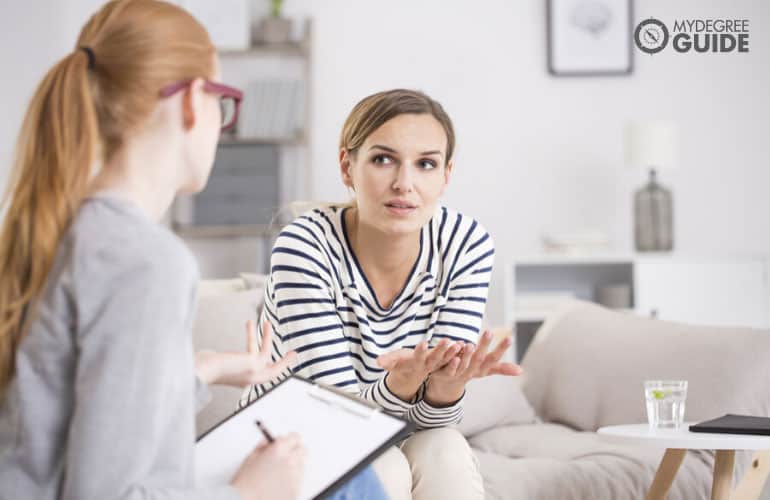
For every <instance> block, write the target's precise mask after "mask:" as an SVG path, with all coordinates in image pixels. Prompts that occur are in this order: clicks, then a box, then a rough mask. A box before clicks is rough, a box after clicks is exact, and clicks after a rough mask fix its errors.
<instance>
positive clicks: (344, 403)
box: [307, 383, 380, 418]
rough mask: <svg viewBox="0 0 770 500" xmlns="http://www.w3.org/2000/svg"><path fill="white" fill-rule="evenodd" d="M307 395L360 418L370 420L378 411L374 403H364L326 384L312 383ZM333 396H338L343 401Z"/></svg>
mask: <svg viewBox="0 0 770 500" xmlns="http://www.w3.org/2000/svg"><path fill="white" fill-rule="evenodd" d="M307 393H308V395H309V396H311V397H313V398H315V399H317V400H319V401H322V402H324V403H326V404H328V405H330V406H333V407H335V408H339V409H340V410H344V411H346V412H348V413H351V414H353V415H356V416H358V417H361V418H371V416H372V415H374V414H375V413H377V412H378V411H380V408H379V406H377V405H375V404H374V403H370V402H369V401H364V400H363V399H361V398H357V397H355V396H353V395H352V394H348V393H347V392H344V391H341V390H340V389H337V388H336V387H332V386H328V385H326V384H318V383H314V384H313V385H312V386H311V387H310V389H308V391H307ZM334 396H340V397H341V398H343V399H340V398H337V397H334Z"/></svg>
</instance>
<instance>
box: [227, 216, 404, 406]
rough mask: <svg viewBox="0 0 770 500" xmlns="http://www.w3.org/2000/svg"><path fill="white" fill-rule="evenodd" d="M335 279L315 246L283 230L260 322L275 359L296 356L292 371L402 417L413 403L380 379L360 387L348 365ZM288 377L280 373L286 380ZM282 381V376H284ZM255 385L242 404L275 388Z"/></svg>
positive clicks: (347, 345) (347, 343) (362, 384)
mask: <svg viewBox="0 0 770 500" xmlns="http://www.w3.org/2000/svg"><path fill="white" fill-rule="evenodd" d="M334 279H338V278H337V276H336V274H335V271H334V269H333V268H332V266H331V264H330V262H329V260H328V258H327V257H326V255H325V254H324V252H323V251H322V250H321V248H320V246H319V245H318V243H317V242H315V241H311V240H310V239H308V238H306V237H304V236H302V235H300V234H296V233H294V232H292V230H291V228H289V229H286V230H284V232H282V233H281V234H280V235H279V237H278V239H277V240H276V243H275V246H274V248H273V252H272V256H271V260H270V278H269V281H268V284H267V288H266V290H265V306H264V309H263V311H262V320H263V321H265V320H267V321H269V322H270V324H271V325H272V327H273V332H274V335H273V353H272V356H273V359H280V358H282V357H283V356H284V355H285V354H286V353H288V352H289V351H292V350H293V351H295V352H296V353H297V363H296V365H295V367H294V369H293V372H294V373H296V374H297V375H300V376H303V377H306V378H308V379H310V380H313V381H316V382H319V383H323V384H328V385H333V386H336V387H339V388H341V389H343V390H346V391H348V392H351V393H354V394H357V395H358V396H359V397H361V398H363V399H365V400H368V401H371V402H374V403H376V404H377V405H379V406H380V407H382V408H383V409H384V410H386V411H388V412H390V413H393V414H395V415H404V414H405V413H406V412H407V411H408V410H409V409H410V408H411V407H412V406H413V402H407V401H403V400H401V399H399V398H398V397H397V396H396V395H395V394H393V393H392V392H391V391H390V390H389V389H388V386H387V384H386V383H385V380H384V377H382V378H379V379H378V380H376V381H375V382H373V383H368V384H367V383H364V382H361V377H360V376H358V374H357V373H356V372H355V368H354V367H353V363H352V361H351V353H350V349H349V343H350V342H352V341H353V339H350V338H348V337H346V336H345V329H344V325H343V322H342V321H343V320H342V318H341V317H340V314H339V313H338V312H337V308H336V302H335V297H334V292H333V287H332V281H331V280H334ZM287 375H288V372H287V373H285V374H284V377H285V376H287ZM282 378H283V377H282ZM277 382H278V381H276V382H274V383H268V384H263V385H262V386H255V387H254V388H252V389H251V390H250V391H249V394H248V396H247V397H246V398H245V399H244V400H242V402H241V404H244V403H247V402H249V401H252V400H253V399H254V398H256V397H258V396H259V395H261V394H262V393H263V392H264V391H265V390H267V389H269V388H270V387H272V386H273V385H275V383H277Z"/></svg>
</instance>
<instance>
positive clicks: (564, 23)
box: [546, 0, 633, 76]
mask: <svg viewBox="0 0 770 500" xmlns="http://www.w3.org/2000/svg"><path fill="white" fill-rule="evenodd" d="M632 2H633V0H548V1H547V4H546V10H547V13H546V16H547V19H546V25H547V28H548V33H547V40H548V71H549V72H550V73H551V75H554V76H602V75H606V76H623V75H630V74H631V73H632V72H633V45H632V44H633V5H632Z"/></svg>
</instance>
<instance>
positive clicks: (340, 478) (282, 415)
mask: <svg viewBox="0 0 770 500" xmlns="http://www.w3.org/2000/svg"><path fill="white" fill-rule="evenodd" d="M257 420H259V421H260V422H262V423H263V424H264V425H265V427H267V428H268V429H269V430H270V432H271V433H272V434H273V435H275V436H280V435H284V434H287V433H289V432H297V433H298V434H300V436H301V437H302V441H303V444H304V445H305V448H306V450H307V456H306V459H305V472H304V474H303V479H302V483H303V484H302V486H301V488H300V494H299V497H298V499H300V500H311V499H321V498H324V497H326V496H327V495H329V494H331V493H333V492H334V491H335V490H337V489H338V488H339V487H340V486H342V485H343V484H345V483H347V482H348V481H349V480H350V479H351V478H352V477H353V476H355V475H356V474H357V473H358V472H359V471H360V470H361V469H363V468H364V467H365V466H367V465H368V464H369V463H371V462H372V461H373V460H374V459H375V458H377V457H378V456H380V455H381V454H382V453H384V452H385V451H386V450H387V449H388V448H389V447H390V446H392V445H394V444H396V443H398V442H399V441H401V440H403V439H404V438H406V437H407V436H408V435H409V434H410V433H411V432H413V431H414V429H415V427H414V424H413V423H411V422H409V421H407V420H404V419H402V418H398V417H394V416H392V415H390V414H388V413H386V412H384V411H382V410H381V409H380V408H379V407H378V406H376V405H374V404H373V403H369V402H368V401H363V400H361V399H359V398H357V397H355V396H353V395H351V394H348V393H345V392H343V391H341V390H339V389H337V388H333V387H329V386H326V385H321V384H316V383H314V382H312V381H310V380H308V379H305V378H303V377H299V376H296V375H292V376H290V377H287V378H286V379H284V380H282V381H281V382H280V383H279V384H277V385H275V386H274V387H272V388H271V389H269V390H268V391H267V392H266V393H265V394H263V395H262V397H260V398H259V399H257V400H255V401H253V402H252V403H250V404H249V405H248V406H246V407H244V408H241V409H240V410H238V411H237V412H236V413H234V414H232V415H230V416H229V417H227V418H226V419H224V420H222V421H221V422H220V423H218V424H217V425H215V426H214V427H213V428H211V429H210V430H208V431H207V432H205V433H204V434H203V435H201V436H200V437H199V438H198V440H197V443H196V444H195V482H196V485H198V486H208V485H216V484H225V483H228V482H229V481H230V480H231V479H232V477H233V475H234V474H235V472H236V471H237V470H238V467H240V465H241V463H242V462H243V460H244V459H245V458H246V456H248V454H249V453H251V452H252V451H253V450H254V448H255V447H256V446H257V445H259V444H261V443H263V442H264V441H265V437H264V436H263V434H262V433H261V432H260V430H259V428H258V427H257V425H256V421H257Z"/></svg>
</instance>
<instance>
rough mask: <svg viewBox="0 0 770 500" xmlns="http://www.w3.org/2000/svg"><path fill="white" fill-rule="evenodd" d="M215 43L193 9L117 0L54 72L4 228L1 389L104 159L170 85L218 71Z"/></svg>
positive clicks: (23, 144)
mask: <svg viewBox="0 0 770 500" xmlns="http://www.w3.org/2000/svg"><path fill="white" fill-rule="evenodd" d="M214 53H215V50H214V47H213V46H212V44H211V40H210V39H209V37H208V34H207V33H206V30H205V29H204V28H203V27H202V26H201V25H200V24H199V23H198V22H197V21H196V20H195V19H194V18H193V17H192V16H191V15H190V14H189V13H187V12H186V11H184V10H183V9H181V8H179V7H177V6H175V5H173V4H170V3H168V2H164V1H160V0H114V1H112V2H108V3H107V4H105V5H104V6H103V7H102V8H101V9H100V10H99V11H98V12H97V13H96V14H94V16H93V17H91V19H90V20H89V21H88V23H87V24H86V25H85V26H84V27H83V30H82V31H81V33H80V37H79V39H78V44H77V48H76V49H75V51H73V52H72V53H71V54H69V55H68V56H66V57H65V58H64V59H62V60H61V61H60V62H59V63H58V64H56V66H54V67H53V68H52V69H51V70H50V71H49V72H48V73H47V74H46V76H45V78H44V79H43V81H42V82H41V83H40V85H39V86H38V88H37V90H36V91H35V94H34V96H33V97H32V100H31V102H30V104H29V107H28V109H27V114H26V116H25V118H24V122H23V124H22V127H21V132H20V134H19V139H18V142H17V144H16V157H15V161H14V166H13V169H12V172H11V179H10V182H9V186H8V192H7V195H6V197H5V199H4V201H3V209H4V210H5V220H4V221H3V225H2V229H1V230H0V397H2V395H3V393H4V391H5V389H6V388H7V386H8V384H9V382H10V380H11V379H12V378H13V375H14V365H15V356H16V350H17V349H18V347H19V344H20V343H21V340H22V337H23V334H24V332H23V323H24V319H25V317H26V316H27V315H28V314H30V311H29V309H30V306H31V305H32V304H33V303H34V301H35V300H36V299H37V297H38V296H39V295H40V294H41V292H42V290H43V287H44V286H45V285H46V280H47V276H48V273H49V271H50V270H51V266H52V265H53V262H54V259H55V257H56V252H57V248H58V246H59V241H60V240H61V238H62V237H63V235H64V234H65V231H67V228H68V227H69V225H70V224H71V222H72V219H73V217H74V215H75V213H76V211H77V209H78V207H79V205H80V203H81V202H82V200H83V197H84V196H85V194H86V191H87V189H88V187H89V180H90V179H91V176H92V174H93V173H94V168H95V167H96V165H99V164H104V165H106V164H107V163H108V162H109V160H110V159H111V158H112V157H113V156H114V154H115V153H116V151H118V150H119V149H120V148H121V147H122V146H123V144H124V143H125V139H126V135H127V134H130V133H132V132H134V131H136V130H137V129H139V128H141V126H142V125H143V124H144V123H145V121H146V120H147V119H148V117H149V116H150V114H151V113H152V111H153V110H154V109H155V107H156V106H157V102H158V95H159V91H160V89H161V88H163V87H164V86H165V85H168V84H171V83H174V82H176V81H180V80H185V79H191V78H196V77H204V78H209V77H211V76H212V73H213V65H214Z"/></svg>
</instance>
